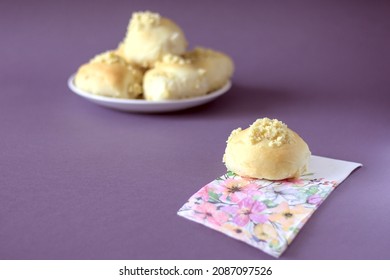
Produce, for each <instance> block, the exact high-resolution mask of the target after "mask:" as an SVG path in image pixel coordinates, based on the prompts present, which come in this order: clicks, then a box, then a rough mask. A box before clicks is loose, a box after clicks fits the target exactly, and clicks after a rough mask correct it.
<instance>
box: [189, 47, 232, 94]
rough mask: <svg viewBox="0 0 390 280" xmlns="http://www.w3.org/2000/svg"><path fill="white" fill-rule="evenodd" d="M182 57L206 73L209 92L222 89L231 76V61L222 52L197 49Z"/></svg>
mask: <svg viewBox="0 0 390 280" xmlns="http://www.w3.org/2000/svg"><path fill="white" fill-rule="evenodd" d="M184 57H185V58H186V59H189V60H191V62H192V63H193V64H194V65H195V66H196V67H199V68H202V69H204V70H205V71H206V73H205V75H206V79H207V82H208V83H209V92H211V91H214V90H217V89H219V88H221V87H223V86H224V85H225V84H226V82H227V81H228V80H229V79H230V78H231V76H232V75H233V71H234V64H233V60H232V59H231V58H230V57H229V56H227V55H226V54H224V53H222V52H218V51H214V50H212V49H206V48H201V47H198V48H195V49H194V50H192V51H190V52H187V53H185V54H184Z"/></svg>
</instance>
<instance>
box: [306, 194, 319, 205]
mask: <svg viewBox="0 0 390 280" xmlns="http://www.w3.org/2000/svg"><path fill="white" fill-rule="evenodd" d="M321 202H322V197H321V196H319V195H318V194H313V195H311V196H309V197H308V198H307V203H309V204H314V205H319V204H320V203H321Z"/></svg>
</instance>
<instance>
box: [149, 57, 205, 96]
mask: <svg viewBox="0 0 390 280" xmlns="http://www.w3.org/2000/svg"><path fill="white" fill-rule="evenodd" d="M204 74H205V71H204V70H203V69H199V68H197V67H195V66H194V65H193V64H191V62H190V61H189V60H185V59H183V58H182V57H179V56H174V55H165V56H164V57H163V59H162V61H160V62H157V63H156V65H155V68H153V69H150V70H148V71H147V72H146V73H145V76H144V83H143V88H144V97H145V99H146V100H153V101H161V100H170V99H183V98H190V97H196V96H202V95H205V94H206V93H207V90H208V88H209V86H208V84H207V80H206V78H205V75H204Z"/></svg>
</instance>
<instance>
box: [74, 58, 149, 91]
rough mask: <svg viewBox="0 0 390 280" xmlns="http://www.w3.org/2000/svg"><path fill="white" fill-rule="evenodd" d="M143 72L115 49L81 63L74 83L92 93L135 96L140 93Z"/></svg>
mask: <svg viewBox="0 0 390 280" xmlns="http://www.w3.org/2000/svg"><path fill="white" fill-rule="evenodd" d="M142 78H143V73H142V71H141V70H140V69H138V68H137V67H136V66H132V65H131V64H129V63H127V62H126V61H125V60H124V59H123V58H122V57H120V56H119V55H118V54H117V53H116V52H115V51H107V52H104V53H102V54H99V55H97V56H95V57H94V58H93V59H91V60H90V61H89V62H88V63H86V64H84V65H81V66H80V68H79V69H78V71H77V73H76V77H75V85H76V86H77V87H78V88H80V89H81V90H84V91H87V92H89V93H92V94H96V95H102V96H107V97H116V98H137V97H138V96H140V95H141V94H142Z"/></svg>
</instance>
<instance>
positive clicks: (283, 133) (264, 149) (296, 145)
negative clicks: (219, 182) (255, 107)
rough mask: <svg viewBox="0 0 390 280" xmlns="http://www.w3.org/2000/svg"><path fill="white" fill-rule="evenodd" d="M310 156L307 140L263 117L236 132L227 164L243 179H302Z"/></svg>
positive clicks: (232, 136) (232, 138)
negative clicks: (300, 177)
mask: <svg viewBox="0 0 390 280" xmlns="http://www.w3.org/2000/svg"><path fill="white" fill-rule="evenodd" d="M310 155H311V152H310V150H309V147H308V145H307V144H306V143H305V141H304V140H303V139H302V138H301V137H300V136H299V135H298V134H297V133H295V132H294V131H292V130H291V129H289V128H288V127H287V125H286V124H284V123H282V122H281V121H278V120H276V119H273V120H271V119H269V118H263V119H257V120H256V121H255V122H254V123H253V124H252V125H251V126H250V127H249V128H247V129H244V130H242V129H241V128H238V129H235V130H233V131H232V133H231V134H230V136H229V138H228V140H227V146H226V150H225V154H224V157H223V162H224V163H225V165H226V167H227V169H228V170H231V171H233V172H235V173H236V174H238V175H240V176H244V177H252V178H258V179H268V180H283V179H287V178H296V177H299V176H301V175H302V174H303V173H304V172H305V171H306V169H307V164H308V160H309V157H310Z"/></svg>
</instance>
